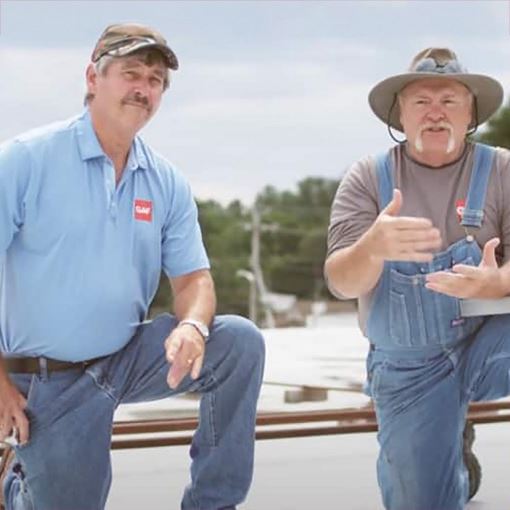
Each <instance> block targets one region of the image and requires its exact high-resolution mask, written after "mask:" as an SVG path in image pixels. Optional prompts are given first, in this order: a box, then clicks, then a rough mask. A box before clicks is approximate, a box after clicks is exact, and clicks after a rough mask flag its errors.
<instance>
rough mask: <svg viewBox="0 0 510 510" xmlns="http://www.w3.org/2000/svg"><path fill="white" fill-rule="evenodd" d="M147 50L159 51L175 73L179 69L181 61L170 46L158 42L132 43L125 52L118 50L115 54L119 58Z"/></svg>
mask: <svg viewBox="0 0 510 510" xmlns="http://www.w3.org/2000/svg"><path fill="white" fill-rule="evenodd" d="M145 48H154V49H156V50H159V51H160V52H161V54H162V55H163V57H164V58H165V62H166V65H167V67H169V68H170V69H172V70H174V71H175V70H177V69H178V68H179V61H178V60H177V56H176V55H175V53H174V52H173V51H172V50H171V49H170V48H169V47H168V46H165V45H164V44H160V43H157V42H152V41H139V42H137V43H136V44H133V43H131V44H129V46H127V47H126V48H125V49H124V50H123V49H122V48H118V49H117V50H116V52H115V53H116V56H118V57H125V56H126V55H131V54H132V53H136V52H137V51H140V50H141V49H145Z"/></svg>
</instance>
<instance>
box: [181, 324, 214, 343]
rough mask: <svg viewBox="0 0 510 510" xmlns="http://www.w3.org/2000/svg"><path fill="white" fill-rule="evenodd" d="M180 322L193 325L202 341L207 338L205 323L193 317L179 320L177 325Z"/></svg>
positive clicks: (207, 332) (207, 331)
mask: <svg viewBox="0 0 510 510" xmlns="http://www.w3.org/2000/svg"><path fill="white" fill-rule="evenodd" d="M182 324H189V325H190V326H193V327H194V328H195V329H196V330H197V331H198V332H199V333H200V334H201V335H202V338H203V339H204V342H207V340H209V328H208V327H207V324H204V323H203V322H201V321H197V320H195V319H182V321H181V322H179V326H181V325H182Z"/></svg>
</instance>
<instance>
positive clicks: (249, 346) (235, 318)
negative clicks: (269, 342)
mask: <svg viewBox="0 0 510 510" xmlns="http://www.w3.org/2000/svg"><path fill="white" fill-rule="evenodd" d="M222 321H224V326H225V328H226V329H227V330H228V331H229V333H230V334H231V336H232V338H233V345H232V349H233V350H234V352H236V354H238V355H239V356H247V357H248V358H249V359H251V360H253V361H258V362H260V363H263V362H264V359H265V343H264V337H263V336H262V333H261V332H260V330H259V328H257V326H256V325H255V324H254V323H253V322H252V321H250V320H248V319H246V318H245V317H241V316H239V315H226V316H223V317H222Z"/></svg>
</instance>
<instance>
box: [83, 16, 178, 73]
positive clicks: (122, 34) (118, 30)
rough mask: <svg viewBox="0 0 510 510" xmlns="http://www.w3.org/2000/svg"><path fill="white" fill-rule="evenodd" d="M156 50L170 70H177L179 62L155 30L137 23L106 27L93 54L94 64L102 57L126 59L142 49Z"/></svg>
mask: <svg viewBox="0 0 510 510" xmlns="http://www.w3.org/2000/svg"><path fill="white" fill-rule="evenodd" d="M151 47H152V48H155V49H157V50H159V51H160V52H161V54H162V55H163V57H164V58H165V62H166V65H167V66H168V67H169V68H170V69H174V70H175V69H177V68H178V67H179V62H178V60H177V57H176V56H175V53H174V52H173V51H172V50H171V49H170V48H169V46H168V44H167V42H166V40H165V38H164V37H163V36H162V35H161V34H160V33H159V32H158V31H156V30H154V29H153V28H150V27H147V26H144V25H139V24H137V23H120V24H117V25H110V26H108V27H106V29H105V31H104V32H103V33H102V34H101V37H99V40H98V41H97V44H96V47H95V48H94V51H93V52H92V62H97V61H98V60H99V59H100V58H101V57H104V56H105V55H109V56H112V57H124V56H126V55H130V54H131V53H134V52H135V51H138V50H141V49H142V48H151Z"/></svg>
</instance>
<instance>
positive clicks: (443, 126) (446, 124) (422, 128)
mask: <svg viewBox="0 0 510 510" xmlns="http://www.w3.org/2000/svg"><path fill="white" fill-rule="evenodd" d="M434 128H436V129H437V128H440V129H447V130H448V131H449V132H450V134H451V133H453V126H452V125H451V124H450V123H449V122H446V121H444V120H440V121H439V122H426V123H425V124H423V125H421V126H420V134H422V133H423V132H424V131H426V130H427V129H434Z"/></svg>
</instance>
